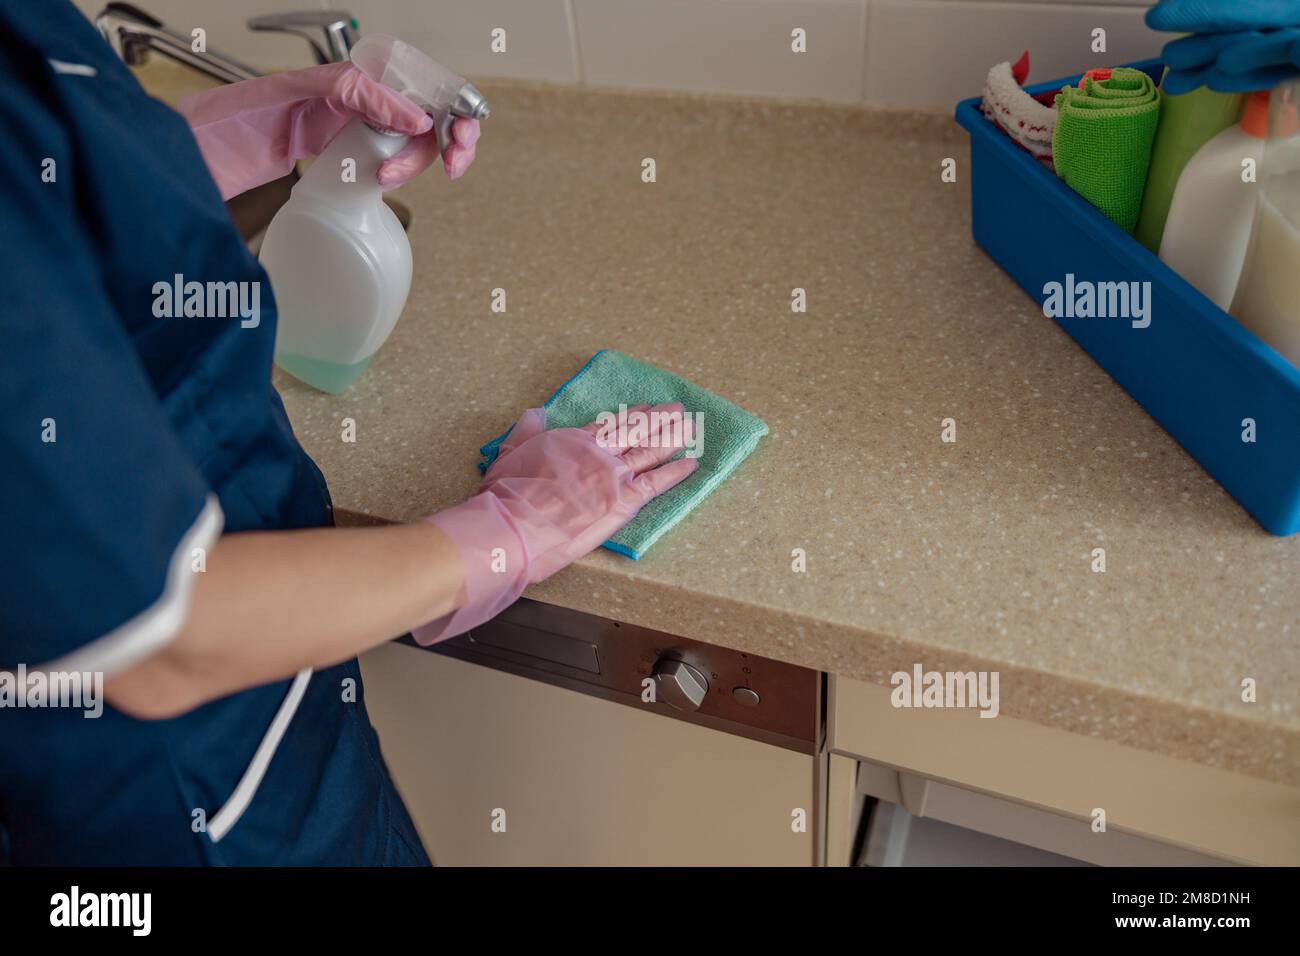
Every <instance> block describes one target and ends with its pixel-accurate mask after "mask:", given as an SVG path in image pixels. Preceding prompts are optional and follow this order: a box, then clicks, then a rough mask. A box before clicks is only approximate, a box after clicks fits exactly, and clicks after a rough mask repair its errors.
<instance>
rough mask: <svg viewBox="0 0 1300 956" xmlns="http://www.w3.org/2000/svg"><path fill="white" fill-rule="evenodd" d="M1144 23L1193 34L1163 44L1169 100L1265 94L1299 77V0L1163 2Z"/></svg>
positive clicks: (1179, 0) (1156, 28) (1159, 28)
mask: <svg viewBox="0 0 1300 956" xmlns="http://www.w3.org/2000/svg"><path fill="white" fill-rule="evenodd" d="M1146 21H1147V26H1149V27H1150V28H1151V29H1153V30H1164V31H1168V32H1171V33H1189V34H1191V36H1187V37H1183V38H1181V39H1178V40H1173V41H1171V42H1170V43H1167V44H1166V45H1165V49H1164V54H1163V56H1164V61H1165V65H1166V66H1168V67H1169V74H1168V76H1166V77H1165V81H1164V85H1163V86H1164V90H1165V92H1166V93H1169V94H1171V95H1175V96H1176V95H1178V94H1180V93H1187V92H1189V91H1191V90H1194V89H1196V88H1197V87H1198V86H1208V87H1209V88H1210V89H1212V90H1218V91H1220V92H1223V93H1241V92H1248V91H1251V90H1267V89H1271V88H1272V87H1274V86H1276V85H1277V84H1279V83H1284V82H1286V81H1287V80H1291V79H1295V78H1296V77H1298V76H1300V0H1253V2H1250V3H1242V2H1241V0H1161V2H1160V3H1157V4H1156V5H1155V6H1154V7H1152V8H1151V9H1150V10H1148V11H1147V16H1146Z"/></svg>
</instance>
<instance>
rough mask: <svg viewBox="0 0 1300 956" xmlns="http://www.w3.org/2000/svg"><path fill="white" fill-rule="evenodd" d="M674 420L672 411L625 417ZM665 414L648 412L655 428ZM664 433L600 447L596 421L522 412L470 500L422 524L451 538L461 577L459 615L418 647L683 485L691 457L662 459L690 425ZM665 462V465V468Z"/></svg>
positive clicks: (681, 442) (473, 622)
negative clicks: (554, 419) (573, 424)
mask: <svg viewBox="0 0 1300 956" xmlns="http://www.w3.org/2000/svg"><path fill="white" fill-rule="evenodd" d="M647 410H648V411H650V412H651V413H670V414H671V413H674V412H675V413H677V414H678V415H679V416H682V412H683V410H682V406H681V404H680V403H674V404H670V405H656V406H654V408H648V406H645V405H642V406H638V408H636V409H628V414H631V412H633V411H647ZM664 419H665V416H663V415H655V414H652V415H651V418H650V421H651V422H655V423H660V422H662V421H664ZM679 421H681V422H682V425H683V427H681V428H676V427H672V428H670V429H669V431H670V434H668V435H663V434H661V433H660V431H659V430H654V431H651V432H649V433H648V434H645V435H641V436H635V437H636V439H637V440H636V442H635V443H634V444H631V445H629V446H627V447H619V446H614V445H609V446H605V445H603V444H602V443H601V441H600V440H599V439H598V438H597V431H598V426H597V424H596V423H592V424H591V425H588V426H587V427H586V428H555V429H552V430H550V431H547V430H546V410H545V409H542V408H530V409H528V410H527V411H526V412H524V414H523V417H522V418H520V419H519V421H518V423H516V425H515V427H514V428H513V429H512V430H511V432H510V434H509V436H508V437H507V438H506V440H505V441H504V442H502V443H501V452H500V454H499V455H498V456H497V460H496V461H495V462H493V463H492V467H491V468H489V469H488V470H487V474H486V475H484V477H483V484H482V485H481V486H480V487H479V490H478V493H477V494H476V495H474V497H473V498H470V499H469V500H468V501H465V502H462V503H461V504H459V505H456V506H454V507H451V508H447V509H445V510H443V511H439V512H438V513H437V514H435V515H433V516H432V517H430V518H429V519H427V520H428V521H430V522H431V523H432V524H435V525H437V526H438V527H439V528H441V529H442V531H443V532H444V533H445V534H446V535H447V536H448V537H449V538H451V540H452V542H453V543H454V544H455V545H456V549H457V550H458V551H459V552H460V558H461V563H462V565H463V566H464V569H465V602H464V604H463V605H462V606H461V608H460V610H458V611H454V612H453V613H451V614H448V615H447V616H446V617H443V618H440V619H438V620H437V621H433V622H432V623H430V624H426V625H425V626H424V627H420V628H416V630H415V631H414V634H415V639H416V640H417V641H419V642H420V643H421V644H433V643H434V642H436V641H441V640H445V639H446V638H449V637H455V636H456V635H457V634H463V633H464V632H465V631H468V630H469V629H470V628H473V627H477V626H478V625H480V624H482V623H483V622H484V621H487V620H490V619H491V618H493V617H495V616H496V615H497V614H499V613H500V612H501V611H504V610H505V609H506V608H507V607H509V606H510V605H511V604H513V603H514V602H515V601H516V600H517V599H518V598H519V595H521V594H522V593H523V591H524V588H526V587H527V586H528V585H530V584H534V583H536V582H538V581H541V580H543V579H545V578H547V577H550V576H551V575H552V574H554V573H555V572H556V571H558V570H560V569H561V568H563V567H565V566H566V565H569V564H572V563H573V562H574V561H576V560H577V559H578V558H580V557H582V556H583V555H584V554H587V553H588V552H589V551H594V550H595V549H596V548H598V547H600V545H601V543H602V542H604V541H605V540H606V539H607V538H608V537H609V536H610V535H612V534H613V533H614V532H616V531H617V530H618V529H619V528H621V527H623V525H625V524H627V523H628V522H629V521H631V520H632V518H634V517H635V516H636V513H637V512H638V511H640V510H641V508H642V506H643V505H645V503H646V502H648V501H650V500H651V499H652V498H654V497H655V496H657V495H661V494H663V493H664V492H665V491H667V490H668V489H669V488H672V487H673V486H674V485H676V484H677V483H678V482H681V481H683V480H685V479H686V478H689V477H690V476H691V475H693V474H694V473H695V469H696V468H698V467H699V460H698V459H695V458H679V459H678V460H677V461H669V459H670V458H672V457H673V455H675V454H677V452H679V451H680V450H681V449H682V448H684V447H685V446H686V445H687V444H688V443H689V442H690V440H691V430H690V429H691V417H690V416H683V417H682V418H679ZM665 462H666V464H665Z"/></svg>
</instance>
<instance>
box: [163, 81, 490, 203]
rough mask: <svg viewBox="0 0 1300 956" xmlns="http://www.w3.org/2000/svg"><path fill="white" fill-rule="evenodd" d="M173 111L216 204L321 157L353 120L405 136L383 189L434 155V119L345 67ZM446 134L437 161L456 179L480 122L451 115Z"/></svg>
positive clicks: (230, 88)
mask: <svg viewBox="0 0 1300 956" xmlns="http://www.w3.org/2000/svg"><path fill="white" fill-rule="evenodd" d="M177 109H178V110H179V111H180V113H181V115H182V116H184V117H185V119H186V121H187V122H188V123H189V124H190V128H191V129H192V130H193V131H194V138H195V139H196V140H198V143H199V150H200V151H201V152H202V153H203V160H204V162H206V163H207V164H208V169H209V171H211V173H212V178H213V179H215V180H216V181H217V186H218V187H219V188H220V189H221V198H222V199H229V198H230V197H231V196H238V195H239V194H240V193H242V192H245V191H246V190H249V189H252V188H253V187H254V186H260V185H262V184H263V183H269V182H270V181H271V180H273V179H279V178H280V177H281V176H285V175H288V173H289V170H291V169H292V168H293V164H294V163H295V162H297V161H298V160H300V159H305V158H307V157H308V156H316V155H317V154H319V153H320V152H321V150H323V149H324V148H325V147H326V146H327V145H328V144H329V142H330V140H332V139H333V138H334V137H335V136H336V135H338V133H339V131H340V130H341V129H343V127H344V125H345V124H346V123H347V122H348V121H349V120H350V119H352V118H354V117H360V118H362V119H364V120H366V121H368V122H370V123H373V124H374V125H376V126H382V127H384V128H385V129H391V130H396V131H398V132H400V133H406V134H407V135H409V136H410V137H411V141H410V142H409V143H407V144H406V147H405V148H404V149H403V150H402V151H401V152H400V153H398V154H397V155H396V156H394V157H392V158H391V159H388V160H386V161H385V162H384V163H383V165H381V166H380V167H379V184H380V185H381V186H382V187H383V188H384V189H396V188H397V187H398V186H400V185H402V184H403V183H405V182H407V181H408V180H410V179H413V178H415V177H416V176H418V175H419V174H420V173H422V172H424V170H425V169H426V168H427V167H428V166H429V165H430V164H432V163H433V161H434V160H435V159H437V158H438V154H439V150H438V137H437V136H436V135H435V134H434V133H433V131H432V130H433V120H432V118H431V117H430V116H429V115H428V114H426V113H425V112H424V110H422V109H420V107H418V106H416V105H415V104H414V103H413V102H411V101H410V100H409V99H407V98H406V97H405V96H403V95H402V94H400V93H398V92H397V91H395V90H390V89H389V88H388V87H386V86H384V85H383V84H381V83H376V82H375V81H374V80H372V79H370V78H369V77H368V76H366V75H365V74H364V73H362V72H361V71H360V70H358V69H357V68H356V67H355V66H353V65H352V64H351V63H328V64H326V65H325V66H314V67H311V68H310V69H306V70H291V71H289V72H287V73H272V74H270V75H269V76H259V77H257V78H256V79H252V80H244V81H242V82H240V83H231V84H229V85H227V86H218V87H215V88H213V89H210V90H204V91H203V92H201V93H192V94H190V95H189V96H185V97H182V98H181V99H180V101H179V102H178V103H177ZM451 135H452V139H453V142H452V143H451V145H449V146H448V147H447V150H446V153H445V154H444V155H443V157H442V161H443V165H444V166H445V168H446V170H447V175H448V176H450V177H451V178H452V179H456V178H458V177H459V176H462V175H464V173H465V170H467V169H469V164H470V163H472V162H473V161H474V144H475V143H477V142H478V137H479V122H478V120H471V119H464V118H463V117H457V119H456V120H455V122H453V123H452V126H451Z"/></svg>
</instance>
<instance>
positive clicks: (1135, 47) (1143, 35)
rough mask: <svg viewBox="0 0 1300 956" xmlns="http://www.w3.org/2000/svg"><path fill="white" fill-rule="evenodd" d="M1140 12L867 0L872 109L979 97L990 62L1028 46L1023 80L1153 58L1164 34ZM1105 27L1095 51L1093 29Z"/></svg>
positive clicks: (946, 105) (942, 104)
mask: <svg viewBox="0 0 1300 956" xmlns="http://www.w3.org/2000/svg"><path fill="white" fill-rule="evenodd" d="M1143 13H1144V11H1143V10H1141V9H1138V8H1135V7H1097V6H1084V5H1077V4H1070V5H1065V4H1054V3H1043V2H1038V3H976V2H971V0H871V12H870V16H869V17H868V19H867V82H866V88H865V90H864V98H865V100H866V102H867V104H868V105H870V106H888V107H903V108H914V109H923V110H951V109H952V108H953V106H955V105H956V103H957V101H958V100H960V99H964V98H965V97H968V96H975V95H977V94H978V93H979V92H980V90H981V89H982V88H983V86H984V78H985V76H986V75H987V74H988V71H989V67H990V66H993V64H995V63H1000V62H1002V61H1003V60H1010V61H1011V62H1013V63H1014V62H1015V61H1016V60H1018V59H1019V58H1020V54H1021V53H1022V52H1023V51H1025V50H1028V51H1029V62H1030V73H1029V80H1028V82H1029V83H1031V84H1032V83H1041V82H1043V81H1045V80H1053V79H1056V78H1057V77H1061V76H1066V75H1069V74H1072V73H1082V72H1083V71H1084V70H1086V69H1089V68H1091V67H1094V66H1115V65H1117V64H1120V63H1126V62H1130V61H1133V60H1140V59H1144V58H1146V57H1150V56H1155V55H1156V54H1157V53H1159V52H1160V48H1161V47H1162V46H1163V45H1164V43H1165V41H1166V40H1168V39H1169V38H1170V37H1169V35H1168V34H1161V33H1155V32H1153V31H1151V30H1148V29H1147V27H1146V24H1145V23H1144V22H1143V19H1142V17H1143ZM1098 27H1100V28H1103V29H1105V31H1106V52H1105V53H1093V52H1092V48H1091V44H1092V31H1093V30H1094V29H1095V28H1098Z"/></svg>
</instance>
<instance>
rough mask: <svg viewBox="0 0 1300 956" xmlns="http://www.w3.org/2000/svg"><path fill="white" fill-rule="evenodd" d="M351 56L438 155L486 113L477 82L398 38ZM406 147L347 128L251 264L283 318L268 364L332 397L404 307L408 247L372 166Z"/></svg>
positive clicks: (393, 136) (388, 134)
mask: <svg viewBox="0 0 1300 956" xmlns="http://www.w3.org/2000/svg"><path fill="white" fill-rule="evenodd" d="M351 58H352V62H353V64H354V65H355V66H356V67H357V68H358V69H359V70H361V71H362V72H363V73H365V74H366V75H367V76H368V77H370V78H371V79H372V80H375V81H376V82H379V83H383V84H384V85H385V86H388V87H390V88H391V89H394V90H397V91H398V92H399V93H403V94H405V95H406V96H408V97H410V98H411V99H412V100H414V101H415V102H416V103H418V104H419V105H420V106H422V107H423V108H424V109H425V110H426V112H428V113H429V114H430V115H431V116H432V117H433V122H434V130H435V132H436V135H437V137H438V144H439V146H440V147H441V148H442V149H443V150H445V149H446V148H447V146H448V145H449V144H450V142H451V124H452V121H453V119H454V118H455V117H456V116H467V117H473V118H476V119H482V118H485V117H487V116H488V106H487V102H486V101H485V100H484V99H483V95H482V94H481V93H479V91H478V90H477V89H475V88H474V86H473V84H470V83H467V82H466V81H465V78H464V77H461V76H457V75H456V74H455V73H452V72H451V71H450V70H448V69H446V68H445V67H443V66H440V65H439V64H438V63H435V62H434V61H433V60H431V59H430V58H429V57H427V56H425V55H424V54H423V53H421V52H420V51H419V50H417V49H416V48H415V47H413V46H411V45H410V44H407V43H404V42H402V41H401V40H397V39H394V38H393V37H384V36H367V37H363V38H362V39H361V40H360V41H359V42H358V43H357V44H356V46H354V47H353V48H352V54H351ZM406 142H407V137H406V136H405V135H403V134H401V133H394V132H392V131H391V130H382V129H379V128H377V127H374V126H371V125H369V124H368V123H366V122H365V121H364V120H360V119H354V120H352V121H351V122H349V123H348V124H347V125H346V126H345V127H343V130H342V132H340V133H339V134H338V136H336V137H335V138H334V139H333V140H332V141H331V142H330V144H329V145H328V146H327V147H326V148H325V150H324V152H322V153H321V154H320V156H318V157H317V158H316V161H315V162H314V163H313V164H312V166H311V168H310V169H308V170H307V172H306V173H305V174H304V175H303V177H302V179H300V180H299V181H298V183H297V184H296V185H295V186H294V187H293V192H292V194H291V195H290V197H289V201H288V202H286V203H285V204H284V206H283V207H282V208H281V209H280V211H279V212H278V213H276V215H275V218H274V219H272V220H271V224H270V225H269V226H268V227H267V230H266V235H265V237H264V238H263V240H262V248H261V252H260V254H259V259H260V260H261V262H262V265H263V266H265V268H266V271H267V274H268V275H269V276H270V278H271V288H272V291H273V292H274V294H275V303H276V308H277V311H278V313H279V325H278V329H277V332H276V338H275V362H276V364H277V365H279V366H280V367H281V368H282V369H284V370H285V371H286V372H288V373H289V374H291V375H293V376H295V377H297V378H299V379H301V380H302V381H304V382H306V383H307V384H308V385H312V386H315V387H316V388H319V389H321V390H322V391H326V392H331V393H334V394H338V393H340V392H343V391H346V390H347V389H348V388H349V387H351V385H352V384H353V383H354V382H355V381H356V380H357V379H358V378H360V377H361V374H362V373H363V372H364V371H365V370H366V368H367V367H368V366H369V365H370V360H371V358H373V357H374V354H375V352H376V351H378V349H379V347H380V346H381V345H383V344H384V340H385V339H387V338H388V334H389V333H390V332H392V330H393V326H394V325H396V324H397V319H398V317H399V316H400V315H401V314H402V308H403V306H405V305H406V296H407V293H409V292H410V289H411V245H410V242H409V241H408V240H407V238H406V233H405V231H403V229H402V226H401V223H399V222H398V221H397V217H396V216H395V215H394V214H393V211H392V210H391V209H389V208H388V207H387V206H386V205H384V202H383V191H382V190H381V189H380V186H379V183H378V181H377V180H376V179H375V175H376V173H377V172H378V170H379V165H380V163H382V162H383V161H384V160H385V159H388V158H389V157H390V156H393V155H395V154H396V153H397V152H398V151H400V150H401V149H402V147H403V146H405V145H406ZM349 160H350V161H351V163H348V162H347V161H349ZM352 163H355V166H354V167H353V166H352ZM353 174H355V175H353Z"/></svg>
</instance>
